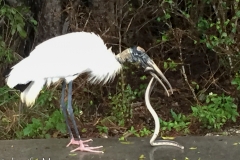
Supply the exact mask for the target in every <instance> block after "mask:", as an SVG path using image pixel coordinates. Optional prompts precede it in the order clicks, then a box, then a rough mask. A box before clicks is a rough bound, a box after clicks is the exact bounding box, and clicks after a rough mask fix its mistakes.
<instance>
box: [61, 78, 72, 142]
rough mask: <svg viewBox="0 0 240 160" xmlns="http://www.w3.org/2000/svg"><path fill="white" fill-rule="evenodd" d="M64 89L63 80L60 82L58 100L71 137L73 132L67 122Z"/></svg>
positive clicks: (64, 83)
mask: <svg viewBox="0 0 240 160" xmlns="http://www.w3.org/2000/svg"><path fill="white" fill-rule="evenodd" d="M65 89H66V82H65V81H63V82H62V95H61V102H60V104H61V108H62V112H63V115H64V119H65V122H66V125H67V129H68V133H69V135H70V137H71V138H73V134H72V131H71V128H70V125H69V123H68V118H67V107H66V105H65V102H64V97H65V94H64V93H65Z"/></svg>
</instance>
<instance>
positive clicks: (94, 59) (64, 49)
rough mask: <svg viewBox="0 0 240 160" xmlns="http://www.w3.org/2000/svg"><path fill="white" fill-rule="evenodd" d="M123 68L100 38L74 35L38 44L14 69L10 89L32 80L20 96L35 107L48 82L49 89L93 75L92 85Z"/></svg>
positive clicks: (84, 33)
mask: <svg viewBox="0 0 240 160" xmlns="http://www.w3.org/2000/svg"><path fill="white" fill-rule="evenodd" d="M121 67H122V66H121V64H120V63H119V62H118V61H117V60H116V57H115V54H114V53H113V52H112V51H111V49H107V47H106V45H105V44H104V42H103V40H102V39H101V38H100V37H99V36H98V35H96V34H94V33H89V32H75V33H69V34H65V35H61V36H58V37H54V38H52V39H49V40H47V41H45V42H43V43H41V44H39V45H38V46H37V47H36V48H35V49H34V50H33V51H32V52H31V54H30V55H29V56H28V57H27V58H25V59H23V60H22V61H21V62H19V63H18V64H16V65H15V66H13V67H12V71H11V72H10V74H9V76H8V78H7V79H6V81H7V85H8V86H9V87H10V88H13V87H14V86H16V85H17V84H26V83H28V82H30V81H32V83H31V85H29V86H28V88H27V89H26V90H25V91H24V93H22V94H21V98H22V101H24V102H25V103H26V104H32V103H33V102H34V101H35V99H36V98H37V96H38V93H39V92H40V91H41V89H42V87H43V85H44V84H45V83H47V85H48V86H49V85H51V84H52V83H55V82H56V81H58V80H59V79H61V78H64V79H65V80H66V82H67V83H69V82H70V81H72V80H74V79H75V78H77V76H79V75H80V74H82V73H84V72H89V73H90V76H89V81H90V82H91V83H99V82H103V83H106V82H108V81H109V80H111V79H113V78H114V77H115V75H116V74H117V73H118V72H119V71H120V70H121ZM29 87H30V88H29ZM37 92H38V93H37Z"/></svg>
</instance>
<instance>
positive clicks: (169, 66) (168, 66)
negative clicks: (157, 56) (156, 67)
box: [164, 58, 178, 71]
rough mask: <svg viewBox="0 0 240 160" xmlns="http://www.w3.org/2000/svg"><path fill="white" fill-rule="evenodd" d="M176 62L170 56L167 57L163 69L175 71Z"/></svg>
mask: <svg viewBox="0 0 240 160" xmlns="http://www.w3.org/2000/svg"><path fill="white" fill-rule="evenodd" d="M177 66H178V64H177V63H175V62H174V61H173V60H172V59H171V58H168V59H167V61H164V69H170V70H172V71H176V68H177Z"/></svg>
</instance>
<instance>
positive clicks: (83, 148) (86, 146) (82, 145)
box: [67, 138, 104, 153]
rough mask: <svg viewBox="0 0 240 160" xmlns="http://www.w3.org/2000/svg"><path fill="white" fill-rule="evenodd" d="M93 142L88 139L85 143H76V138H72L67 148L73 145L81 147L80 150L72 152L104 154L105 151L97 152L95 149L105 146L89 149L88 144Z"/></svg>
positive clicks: (80, 141)
mask: <svg viewBox="0 0 240 160" xmlns="http://www.w3.org/2000/svg"><path fill="white" fill-rule="evenodd" d="M90 141H93V140H92V139H88V140H85V141H82V140H79V141H76V140H75V139H74V138H72V139H71V140H70V143H68V145H67V147H69V146H70V145H71V144H76V145H80V146H79V147H78V148H76V149H74V150H71V152H75V151H78V150H79V151H85V152H92V153H104V152H103V151H95V150H94V149H98V148H102V147H103V146H97V147H88V145H87V144H84V143H87V142H90Z"/></svg>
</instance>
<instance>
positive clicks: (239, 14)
mask: <svg viewBox="0 0 240 160" xmlns="http://www.w3.org/2000/svg"><path fill="white" fill-rule="evenodd" d="M236 16H237V17H238V18H240V10H239V11H237V12H236Z"/></svg>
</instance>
